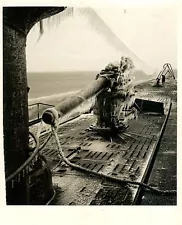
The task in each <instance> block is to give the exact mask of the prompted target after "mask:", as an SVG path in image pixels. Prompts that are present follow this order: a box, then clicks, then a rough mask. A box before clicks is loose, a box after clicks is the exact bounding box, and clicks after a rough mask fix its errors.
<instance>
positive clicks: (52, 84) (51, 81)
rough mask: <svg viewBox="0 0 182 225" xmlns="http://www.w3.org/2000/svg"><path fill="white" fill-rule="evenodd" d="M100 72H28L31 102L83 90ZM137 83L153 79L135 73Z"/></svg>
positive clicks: (140, 72) (137, 72)
mask: <svg viewBox="0 0 182 225" xmlns="http://www.w3.org/2000/svg"><path fill="white" fill-rule="evenodd" d="M99 72H100V71H98V70H97V71H96V70H95V71H60V72H28V76H27V77H28V86H29V87H30V91H29V100H32V99H36V98H41V97H48V96H53V95H59V94H63V93H68V92H75V91H78V90H81V89H82V88H84V87H85V86H87V85H89V84H90V83H92V82H93V81H94V80H95V77H96V75H97V74H98V73H99ZM134 76H135V82H140V81H145V80H148V79H150V78H151V76H148V75H146V74H144V73H143V72H142V71H135V72H134Z"/></svg>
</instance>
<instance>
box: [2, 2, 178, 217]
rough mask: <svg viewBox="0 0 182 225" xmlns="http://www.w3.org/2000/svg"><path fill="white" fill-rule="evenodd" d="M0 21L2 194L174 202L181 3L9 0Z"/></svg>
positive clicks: (82, 202) (48, 199) (114, 202)
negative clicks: (30, 2) (30, 0)
mask: <svg viewBox="0 0 182 225" xmlns="http://www.w3.org/2000/svg"><path fill="white" fill-rule="evenodd" d="M2 24H3V27H2V42H3V48H2V52H3V60H2V61H3V70H2V72H3V73H2V80H3V81H2V83H3V96H2V97H3V161H4V177H1V179H2V180H3V179H4V181H3V182H4V184H5V202H6V203H5V204H6V205H10V206H12V205H14V206H16V205H21V206H24V205H29V206H35V205H36V206H106V205H107V206H123V205H126V206H131V205H135V206H156V205H157V206H164V205H165V206H176V205H177V80H178V71H177V11H176V7H174V6H173V5H167V6H165V5H164V6H160V7H159V6H158V7H156V6H155V7H154V6H153V7H147V6H142V5H141V6H137V7H134V6H133V7H132V6H126V5H123V6H122V4H120V5H119V6H118V7H116V6H115V7H114V6H113V7H104V5H103V6H102V7H101V6H99V7H96V6H93V7H92V6H84V5H83V6H82V7H81V6H70V5H69V6H66V5H63V6H62V5H60V6H54V5H53V6H50V5H49V6H20V5H18V6H13V5H12V6H10V5H8V6H3V7H2ZM121 220H122V219H121Z"/></svg>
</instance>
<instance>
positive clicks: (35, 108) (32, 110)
mask: <svg viewBox="0 0 182 225" xmlns="http://www.w3.org/2000/svg"><path fill="white" fill-rule="evenodd" d="M49 107H54V105H51V104H46V103H42V102H37V103H33V104H30V105H28V109H29V126H32V125H34V124H36V123H39V122H40V121H41V119H42V114H43V112H44V110H46V109H47V108H49Z"/></svg>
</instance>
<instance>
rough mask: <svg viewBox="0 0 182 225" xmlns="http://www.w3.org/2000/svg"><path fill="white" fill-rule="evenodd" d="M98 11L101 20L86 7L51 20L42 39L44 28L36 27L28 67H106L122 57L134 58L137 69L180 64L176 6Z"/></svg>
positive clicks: (38, 69) (42, 69) (29, 44)
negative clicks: (174, 7)
mask: <svg viewBox="0 0 182 225" xmlns="http://www.w3.org/2000/svg"><path fill="white" fill-rule="evenodd" d="M93 10H94V12H96V13H97V15H98V16H99V18H100V20H101V22H100V21H98V19H94V18H95V16H94V15H93V14H92V13H91V14H90V11H87V10H85V9H80V8H76V9H74V10H73V16H68V17H65V16H64V14H62V15H61V14H60V15H59V16H57V18H56V17H54V18H52V19H49V20H45V21H44V33H43V35H42V36H41V38H40V39H39V41H38V38H39V26H38V25H35V27H33V28H32V30H31V31H30V33H29V35H28V39H27V48H26V51H27V69H28V71H29V72H48V71H65V70H98V69H99V70H100V69H102V68H103V67H104V66H106V65H107V64H108V63H109V62H112V61H116V60H119V59H120V57H121V56H122V55H124V56H130V58H132V59H133V61H134V64H136V67H137V69H143V70H144V71H145V69H146V71H147V70H148V68H150V69H151V70H150V71H154V70H155V69H156V68H157V69H158V70H159V69H161V68H162V65H163V64H164V63H166V62H169V63H171V65H172V67H173V68H176V67H177V46H176V45H177V40H176V39H177V34H176V29H177V27H176V12H175V10H174V9H173V8H125V9H124V8H95V9H93ZM93 17H94V18H93ZM102 23H104V26H103V25H102ZM105 26H106V27H108V28H109V29H110V31H112V32H113V33H114V35H115V36H117V37H118V39H119V40H120V41H121V43H118V42H119V41H118V40H117V41H115V40H114V41H113V35H110V33H109V32H108V31H107V32H106V31H105V30H107V29H106V28H103V27H105ZM108 40H109V41H108ZM123 44H124V45H126V46H127V47H128V48H129V49H130V50H131V51H132V52H133V53H134V54H135V55H136V56H137V57H138V58H139V59H141V61H140V60H138V59H137V57H136V58H135V55H134V56H133V55H132V54H131V55H127V50H126V49H125V46H124V45H123ZM123 46H124V47H123ZM118 49H119V50H118ZM145 63H146V64H145ZM148 65H149V67H148ZM148 71H149V70H148Z"/></svg>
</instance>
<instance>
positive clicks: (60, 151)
mask: <svg viewBox="0 0 182 225" xmlns="http://www.w3.org/2000/svg"><path fill="white" fill-rule="evenodd" d="M52 131H53V134H54V136H55V139H56V143H57V146H58V151H59V155H60V158H61V159H62V160H63V161H64V162H65V163H66V164H67V165H69V166H71V167H73V168H75V169H77V170H81V171H84V172H88V173H92V174H94V175H97V176H100V177H103V178H106V179H108V180H111V181H114V182H118V183H125V184H132V185H139V186H140V187H142V188H144V189H148V190H150V191H152V192H155V193H157V194H162V195H176V193H177V192H176V190H159V189H158V188H154V187H152V186H150V185H147V184H145V183H143V182H137V181H131V180H125V179H124V180H122V179H119V178H117V177H112V176H109V175H106V174H103V173H97V172H95V171H92V170H89V169H86V168H84V167H81V166H79V165H76V164H74V163H71V162H70V161H69V160H68V159H67V158H66V157H65V156H64V153H63V151H62V148H61V144H60V141H59V137H58V134H57V131H56V129H54V128H53V129H52Z"/></svg>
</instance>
